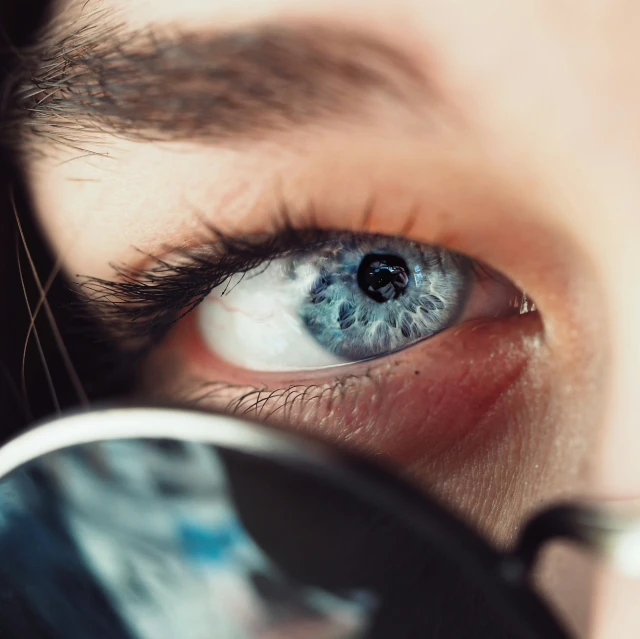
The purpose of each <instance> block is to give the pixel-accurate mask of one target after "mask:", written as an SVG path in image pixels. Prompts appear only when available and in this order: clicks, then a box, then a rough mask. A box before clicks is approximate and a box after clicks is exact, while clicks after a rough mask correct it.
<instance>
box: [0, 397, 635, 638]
mask: <svg viewBox="0 0 640 639" xmlns="http://www.w3.org/2000/svg"><path fill="white" fill-rule="evenodd" d="M559 536H563V537H567V538H569V539H571V540H574V541H577V542H581V543H583V544H586V545H587V546H589V547H590V548H596V549H601V550H607V552H609V554H610V555H611V556H613V557H617V558H618V560H620V561H622V563H623V564H624V566H625V567H626V568H628V569H632V570H637V571H638V573H640V557H639V556H638V555H639V554H640V550H639V549H640V526H638V524H637V522H636V524H635V527H634V525H633V522H627V523H626V524H625V525H622V524H615V525H614V522H613V521H612V520H608V519H606V518H604V517H603V516H602V515H601V514H599V513H597V512H596V511H595V510H592V509H589V508H585V507H580V506H570V505H561V506H558V507H556V508H553V509H550V510H547V511H545V512H544V513H542V514H541V515H540V516H539V517H537V518H536V519H534V520H533V521H532V522H530V523H529V524H528V525H527V526H526V527H525V528H524V530H523V532H522V535H521V538H520V541H519V543H518V544H517V545H516V547H515V549H514V550H513V551H511V552H498V551H497V550H495V549H493V548H492V547H490V546H489V545H488V544H487V543H485V542H484V541H483V540H482V539H481V538H480V537H479V536H477V535H476V534H475V533H473V532H472V531H471V530H470V529H469V528H467V527H466V526H465V525H464V524H463V523H461V522H460V521H458V520H457V519H456V518H455V517H454V516H452V515H451V514H449V513H448V512H447V511H446V510H445V509H444V508H442V507H441V506H440V505H438V504H437V503H436V502H435V501H434V500H432V499H430V498H429V497H427V496H425V495H424V494H423V493H422V492H419V491H417V490H416V489H414V488H412V487H411V486H410V485H408V484H407V483H405V482H403V481H401V480H399V479H398V478H396V477H394V476H393V475H392V474H390V473H388V472H387V471H385V470H383V469H381V468H378V467H376V466H373V465H372V464H370V463H369V462H366V461H363V460H361V459H358V458H356V457H353V456H350V455H345V454H344V453H342V452H338V451H336V450H333V449H331V448H330V447H327V446H324V445H321V444H319V443H317V442H315V441H312V440H308V439H306V438H303V437H300V436H297V435H293V434H291V433H288V432H283V431H280V430H277V429H274V428H271V427H267V426H265V425H263V424H257V423H252V422H248V421H243V420H240V419H237V418H233V417H228V416H221V415H211V414H208V413H200V412H195V411H193V412H192V411H185V410H166V409H146V408H140V409H137V408H119V409H118V408H114V409H103V410H97V411H93V412H87V413H77V414H74V415H70V416H67V417H64V418H61V419H58V420H56V421H53V422H51V423H49V424H46V425H43V426H40V427H38V428H36V429H34V430H32V431H30V432H27V433H26V434H24V435H22V436H20V437H18V438H17V439H15V440H14V441H12V442H10V443H9V444H7V445H6V446H5V447H4V448H2V449H0V637H2V638H3V639H5V638H6V639H41V638H42V639H174V638H180V639H275V638H276V637H277V638H279V639H361V638H362V639H365V638H366V639H383V638H384V639H413V638H416V639H418V638H420V639H425V638H429V639H433V638H438V639H439V638H443V639H449V638H451V639H459V638H465V639H468V638H475V637H477V638H482V639H494V638H495V639H498V638H499V639H503V638H504V639H506V638H513V639H535V638H544V639H561V638H567V637H568V634H567V632H566V631H565V630H564V629H563V628H562V626H561V624H560V623H559V621H558V620H557V619H556V618H554V615H553V613H552V612H551V610H550V609H549V608H548V607H547V605H546V604H545V603H544V602H543V600H542V599H541V597H540V596H539V595H538V594H537V593H536V592H535V590H534V588H533V586H532V584H531V576H530V575H531V568H532V565H533V563H534V561H535V558H536V555H537V552H538V550H539V549H540V548H541V546H542V545H543V544H544V543H546V542H547V541H548V540H549V539H552V538H555V537H559ZM625 548H626V549H627V550H626V551H624V552H623V549H625ZM629 549H631V550H629ZM616 553H617V554H616ZM634 553H635V554H634ZM634 562H635V563H634Z"/></svg>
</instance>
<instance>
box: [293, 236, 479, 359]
mask: <svg viewBox="0 0 640 639" xmlns="http://www.w3.org/2000/svg"><path fill="white" fill-rule="evenodd" d="M470 264H471V262H470V260H468V259H467V258H464V257H462V256H460V255H458V254H456V253H452V252H451V251H446V250H444V249H441V248H437V247H432V246H427V245H423V244H417V243H415V242H409V241H407V240H403V239H401V238H389V237H384V236H375V235H374V236H371V235H368V236H356V237H353V236H351V237H347V238H344V239H335V240H331V241H329V242H327V243H326V244H324V245H321V246H319V247H318V246H316V247H314V248H313V250H312V251H309V252H307V253H305V254H304V255H301V256H298V257H297V258H296V264H294V265H293V266H294V268H293V276H294V277H295V270H296V265H297V266H302V265H304V266H305V267H308V266H309V265H313V267H314V269H315V270H316V272H317V277H316V279H315V281H314V282H313V284H312V286H311V288H310V290H309V293H308V296H307V297H306V299H305V300H304V302H303V303H302V304H301V308H300V317H301V319H302V321H303V323H304V325H305V326H306V327H307V330H308V331H309V333H310V334H311V335H312V336H313V337H314V338H315V339H316V340H317V342H318V343H319V344H320V345H321V346H322V347H323V348H325V349H327V350H328V351H329V352H331V353H334V354H335V355H337V356H339V357H341V358H343V359H345V360H349V361H358V360H363V359H367V358H371V357H375V356H379V355H386V354H388V353H390V352H393V351H396V350H399V349H401V348H404V347H406V346H408V345H410V344H412V343H415V342H417V341H419V340H422V339H425V338H427V337H430V336H432V335H435V334H436V333H438V332H440V331H442V330H444V329H445V328H448V327H449V326H451V325H452V324H453V323H454V322H455V321H456V320H458V319H459V317H460V315H461V314H462V311H463V310H464V307H465V305H466V302H467V299H468V296H469V290H470V283H471V277H470V276H471V273H472V270H471V268H470Z"/></svg>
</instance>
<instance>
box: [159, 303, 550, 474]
mask: <svg viewBox="0 0 640 639" xmlns="http://www.w3.org/2000/svg"><path fill="white" fill-rule="evenodd" d="M189 319H190V318H186V320H189ZM541 331H542V328H541V322H540V317H539V315H538V314H537V313H529V314H526V315H517V316H512V317H508V318H503V319H498V320H478V321H469V322H465V323H463V324H462V325H460V326H458V327H454V328H452V329H449V330H448V331H445V332H443V333H442V334H440V335H438V336H436V337H434V338H432V339H431V340H427V341H425V342H424V343H422V344H418V345H416V346H415V347H413V348H411V349H407V350H406V351H402V352H400V353H397V354H395V355H392V356H389V357H386V358H381V359H380V360H375V361H373V362H365V363H360V364H354V365H352V366H349V367H347V368H346V369H345V370H344V371H340V372H338V371H335V370H333V371H331V374H329V372H328V371H324V372H323V371H316V372H314V373H311V374H305V375H304V376H302V375H300V374H289V375H283V374H268V375H264V374H260V373H255V372H251V371H241V370H234V369H233V367H232V366H230V365H228V364H225V363H223V362H221V361H219V360H217V359H216V358H215V357H213V356H212V355H211V354H210V353H208V352H207V350H206V349H204V348H202V345H201V344H199V343H198V336H197V333H196V332H195V331H193V330H190V327H189V321H185V322H184V323H183V324H182V325H181V326H179V327H176V331H175V334H174V335H173V336H172V337H171V339H169V340H168V342H167V344H166V345H165V347H164V349H163V351H164V352H163V353H160V354H158V355H157V359H156V362H160V364H159V366H160V367H162V366H163V364H162V362H163V361H164V362H166V361H167V358H169V359H170V360H171V361H172V362H173V363H175V365H176V366H175V368H174V370H173V372H172V373H171V374H170V378H171V380H172V385H173V390H171V391H166V390H164V389H162V388H158V387H157V385H155V384H153V382H151V387H152V388H153V394H154V395H155V394H160V395H163V394H164V393H166V392H168V393H169V394H170V395H171V399H173V400H175V401H184V402H187V403H189V404H192V403H194V402H196V403H198V404H199V405H200V406H201V407H204V408H210V409H215V410H224V411H230V412H236V413H240V414H242V415H245V416H247V417H258V418H260V419H269V420H270V421H273V422H275V423H280V424H285V425H287V427H293V428H299V429H302V430H303V431H306V432H309V433H311V434H314V435H317V436H321V437H325V438H329V439H331V440H338V441H348V442H350V445H352V446H355V447H356V448H358V449H364V450H368V451H369V452H373V453H376V454H378V453H382V452H384V454H385V455H389V456H390V457H392V458H393V459H395V460H396V461H397V462H400V463H402V464H412V463H415V462H416V460H417V459H418V458H425V457H430V456H434V455H438V454H441V453H442V452H443V451H444V450H446V449H448V448H449V447H450V446H452V445H455V444H456V442H459V441H461V438H464V437H465V436H466V435H467V434H469V433H471V432H475V436H474V441H476V442H477V441H480V440H482V439H483V438H484V437H491V438H493V437H496V436H499V432H498V431H499V430H500V429H501V428H503V425H502V423H501V422H499V420H498V422H499V423H498V424H497V425H496V424H495V420H493V421H492V424H493V425H492V426H491V428H487V426H486V425H484V421H485V419H486V418H487V416H488V415H490V414H494V413H495V410H496V408H495V407H496V406H497V405H498V404H499V403H500V401H501V398H502V397H503V396H505V395H507V391H510V390H511V389H513V388H514V387H516V386H518V384H519V380H520V379H521V378H522V377H523V376H526V375H530V374H531V370H532V367H533V368H535V366H537V363H539V362H542V361H543V360H544V357H543V352H544V340H543V339H542V338H541V335H542V332H541ZM154 359H155V358H154ZM152 366H153V370H154V377H156V378H157V374H156V371H157V370H158V366H157V365H156V364H155V363H154V364H152ZM525 386H526V385H525ZM176 389H179V390H176ZM523 401H524V400H523ZM527 401H528V400H527ZM507 421H508V420H507V419H506V418H505V420H504V422H505V424H506V422H507Z"/></svg>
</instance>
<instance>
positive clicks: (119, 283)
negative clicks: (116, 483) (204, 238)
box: [79, 223, 336, 350]
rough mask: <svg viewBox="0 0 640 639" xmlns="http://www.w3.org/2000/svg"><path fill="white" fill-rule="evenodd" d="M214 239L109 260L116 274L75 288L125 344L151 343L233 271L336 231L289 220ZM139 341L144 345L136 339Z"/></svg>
mask: <svg viewBox="0 0 640 639" xmlns="http://www.w3.org/2000/svg"><path fill="white" fill-rule="evenodd" d="M209 232H210V234H211V235H212V239H211V240H210V241H209V243H207V244H206V245H204V246H202V247H199V248H196V249H183V250H180V251H174V252H173V254H172V256H171V257H169V258H166V259H165V258H159V257H156V256H153V255H149V256H148V257H149V260H150V262H151V266H149V267H148V268H144V269H143V268H140V269H138V268H131V267H128V266H121V265H112V267H113V269H114V272H115V275H116V277H115V278H114V279H113V280H107V279H103V278H98V277H92V276H81V277H80V283H79V293H80V297H81V303H82V306H83V307H84V308H88V309H90V310H91V312H92V314H93V315H95V316H97V317H98V319H99V320H100V322H101V324H103V326H104V327H105V329H106V332H107V335H108V336H109V337H110V338H112V339H116V340H122V341H124V343H125V344H131V343H132V341H133V342H135V344H136V350H138V349H140V348H141V346H143V347H145V346H151V345H153V344H155V343H157V342H158V341H159V340H161V339H162V337H163V336H164V335H165V334H166V332H167V331H168V330H169V329H170V328H171V326H172V325H173V324H175V323H176V322H177V321H179V320H180V319H182V318H183V317H184V316H185V315H187V314H188V313H189V312H191V311H192V310H193V309H194V308H195V307H196V306H197V305H198V304H200V302H202V300H204V298H205V297H206V296H207V295H208V294H209V293H210V292H211V291H212V290H213V289H214V288H216V287H217V286H220V285H221V284H223V283H224V282H226V281H228V280H229V279H230V278H231V277H232V276H233V275H237V274H243V273H247V272H249V271H251V270H253V269H256V268H258V267H260V266H264V267H265V268H266V267H267V266H268V265H269V264H270V263H271V261H273V260H274V259H278V258H282V257H286V256H288V255H292V254H295V253H296V252H299V251H302V250H309V248H312V247H313V246H314V244H321V243H323V242H325V241H326V240H327V239H329V238H330V237H335V236H336V234H335V233H332V232H330V231H326V230H323V229H318V228H315V227H309V228H305V229H297V228H295V227H293V226H292V225H290V224H289V223H286V224H283V225H282V226H280V227H279V228H277V229H276V230H274V231H272V232H269V233H262V234H254V235H250V236H245V237H232V236H228V235H226V234H224V233H221V232H219V231H217V230H215V229H209ZM140 340H142V342H143V344H142V345H141V344H140Z"/></svg>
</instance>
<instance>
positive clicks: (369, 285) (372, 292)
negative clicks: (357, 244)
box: [358, 253, 409, 304]
mask: <svg viewBox="0 0 640 639" xmlns="http://www.w3.org/2000/svg"><path fill="white" fill-rule="evenodd" d="M358 285H359V286H360V288H361V289H362V290H363V291H364V292H365V293H366V294H367V295H368V296H369V297H370V298H371V299H372V300H375V301H376V302H379V303H381V304H382V303H383V302H389V301H391V300H395V299H396V298H398V297H400V295H402V294H403V293H404V292H405V290H406V288H407V286H409V269H408V267H407V263H406V262H405V261H404V260H403V259H402V258H401V257H398V256H397V255H380V254H376V253H369V255H365V256H364V257H363V258H362V262H360V266H359V268H358Z"/></svg>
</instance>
